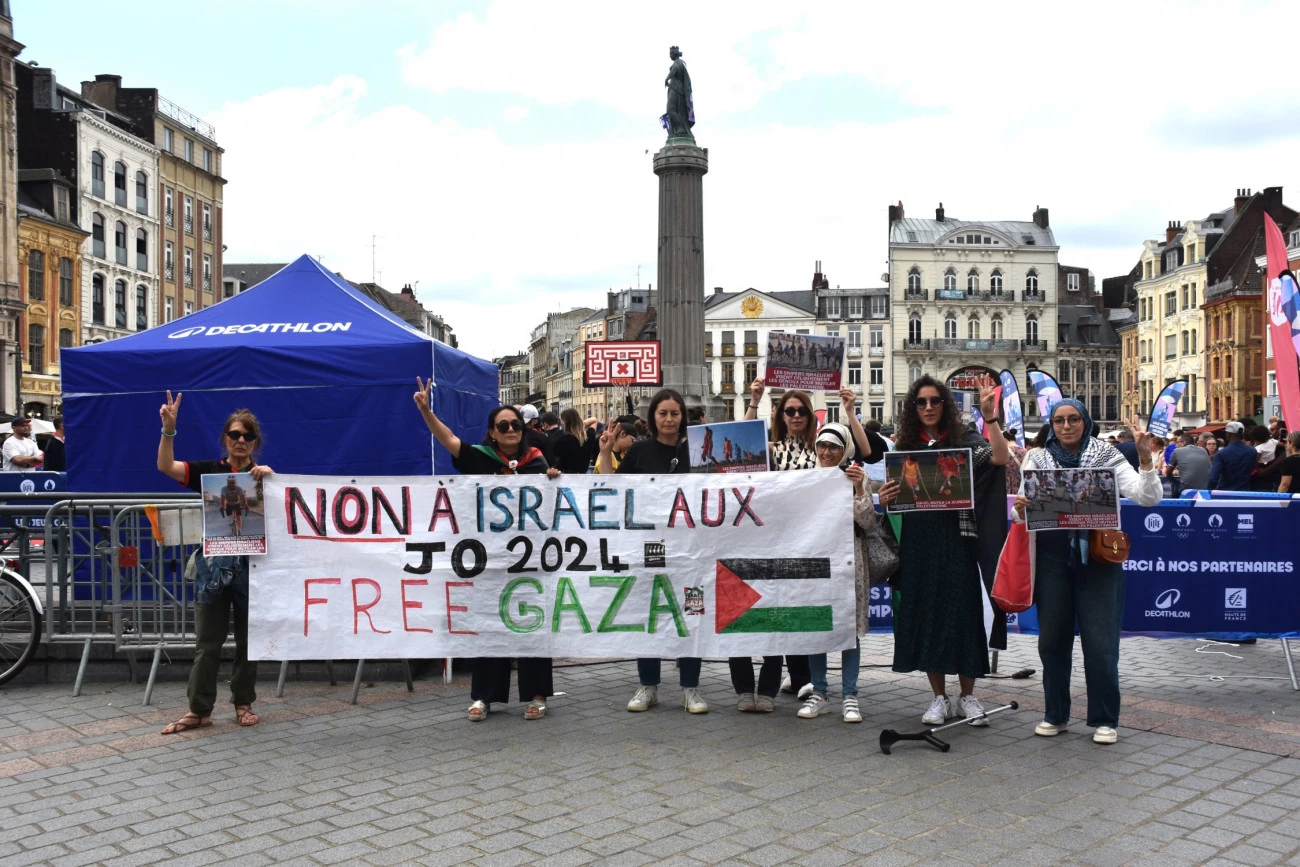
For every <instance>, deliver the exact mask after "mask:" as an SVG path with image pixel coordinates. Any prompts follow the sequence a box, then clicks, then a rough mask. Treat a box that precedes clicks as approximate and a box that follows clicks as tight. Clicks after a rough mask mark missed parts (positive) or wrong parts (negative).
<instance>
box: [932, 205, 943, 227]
mask: <svg viewBox="0 0 1300 867" xmlns="http://www.w3.org/2000/svg"><path fill="white" fill-rule="evenodd" d="M934 218H935V219H936V220H938V221H939V222H940V223H942V222H943V202H940V203H939V207H937V208H935V209H934Z"/></svg>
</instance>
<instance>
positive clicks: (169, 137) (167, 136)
mask: <svg viewBox="0 0 1300 867" xmlns="http://www.w3.org/2000/svg"><path fill="white" fill-rule="evenodd" d="M163 150H165V151H167V153H169V154H172V153H176V133H174V132H172V130H171V128H170V127H163Z"/></svg>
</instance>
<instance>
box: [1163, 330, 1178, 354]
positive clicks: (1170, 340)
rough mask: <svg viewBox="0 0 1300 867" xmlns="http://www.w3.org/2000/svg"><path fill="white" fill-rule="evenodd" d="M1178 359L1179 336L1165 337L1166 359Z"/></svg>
mask: <svg viewBox="0 0 1300 867" xmlns="http://www.w3.org/2000/svg"><path fill="white" fill-rule="evenodd" d="M1177 357H1178V335H1177V334H1170V335H1168V336H1166V337H1165V358H1166V359H1169V358H1177Z"/></svg>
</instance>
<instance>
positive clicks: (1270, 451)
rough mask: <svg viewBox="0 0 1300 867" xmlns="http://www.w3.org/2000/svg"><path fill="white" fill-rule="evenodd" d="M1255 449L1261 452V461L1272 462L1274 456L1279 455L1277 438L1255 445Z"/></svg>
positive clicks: (1262, 462)
mask: <svg viewBox="0 0 1300 867" xmlns="http://www.w3.org/2000/svg"><path fill="white" fill-rule="evenodd" d="M1255 451H1256V452H1258V453H1259V463H1260V464H1261V465H1263V464H1271V463H1273V458H1274V457H1275V456H1276V455H1277V440H1269V441H1268V442H1266V443H1260V444H1259V445H1257V446H1255Z"/></svg>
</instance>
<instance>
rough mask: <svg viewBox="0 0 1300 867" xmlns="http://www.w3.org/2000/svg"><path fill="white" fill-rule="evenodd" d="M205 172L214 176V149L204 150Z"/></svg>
mask: <svg viewBox="0 0 1300 867" xmlns="http://www.w3.org/2000/svg"><path fill="white" fill-rule="evenodd" d="M203 171H205V172H207V173H208V174H212V149H211V148H204V149H203Z"/></svg>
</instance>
